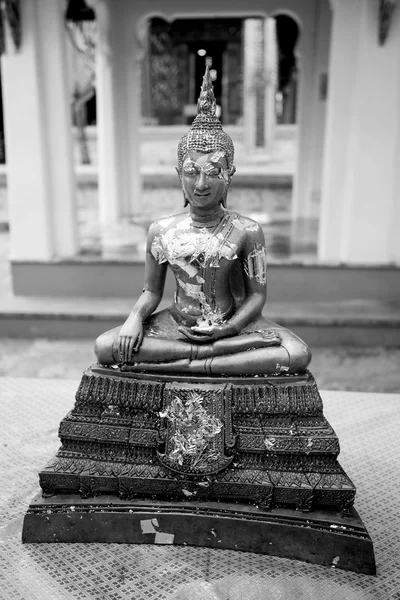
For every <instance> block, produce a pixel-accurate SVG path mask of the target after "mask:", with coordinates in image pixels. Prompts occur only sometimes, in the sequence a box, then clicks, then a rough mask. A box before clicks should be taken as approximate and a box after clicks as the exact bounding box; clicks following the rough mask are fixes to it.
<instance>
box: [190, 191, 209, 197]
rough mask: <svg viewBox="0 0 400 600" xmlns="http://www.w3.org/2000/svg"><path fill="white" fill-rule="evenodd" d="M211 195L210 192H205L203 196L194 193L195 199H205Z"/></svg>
mask: <svg viewBox="0 0 400 600" xmlns="http://www.w3.org/2000/svg"><path fill="white" fill-rule="evenodd" d="M210 194H211V192H207V193H205V194H198V193H197V192H195V193H194V195H195V196H197V198H207V196H209V195H210Z"/></svg>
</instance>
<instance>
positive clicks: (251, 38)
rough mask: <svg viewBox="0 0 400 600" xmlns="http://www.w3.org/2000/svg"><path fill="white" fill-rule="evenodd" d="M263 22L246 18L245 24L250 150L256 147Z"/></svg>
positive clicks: (245, 99)
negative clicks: (258, 67) (257, 82)
mask: <svg viewBox="0 0 400 600" xmlns="http://www.w3.org/2000/svg"><path fill="white" fill-rule="evenodd" d="M261 23H262V21H261V19H245V21H244V25H243V47H244V59H243V132H244V141H245V144H246V148H247V150H248V151H251V150H254V148H255V147H256V126H257V119H256V115H257V95H256V77H257V60H259V57H258V56H257V41H258V40H259V38H260V35H261V28H260V27H261Z"/></svg>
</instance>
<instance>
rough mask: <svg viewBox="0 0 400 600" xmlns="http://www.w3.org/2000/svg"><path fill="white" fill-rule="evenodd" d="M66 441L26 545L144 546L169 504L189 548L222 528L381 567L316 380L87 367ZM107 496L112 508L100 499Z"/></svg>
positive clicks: (48, 473)
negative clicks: (142, 525)
mask: <svg viewBox="0 0 400 600" xmlns="http://www.w3.org/2000/svg"><path fill="white" fill-rule="evenodd" d="M188 432H189V433H188ZM59 436H60V439H61V441H62V446H61V448H60V449H59V451H58V452H57V454H56V456H55V458H54V459H52V460H51V461H50V462H49V463H48V465H47V466H46V467H45V468H44V469H43V470H42V471H41V472H40V474H39V478H40V485H41V487H42V492H43V496H44V497H46V498H48V500H46V501H35V503H34V504H32V505H31V506H30V509H29V511H28V515H27V517H26V519H25V525H24V533H23V539H24V541H27V542H40V541H103V542H105V541H123V542H133V543H140V542H143V541H146V539H144V540H143V539H142V538H141V537H140V536H139V537H138V536H137V535H136V534H135V533H134V532H135V531H140V530H139V529H138V526H139V525H138V524H139V521H140V522H141V521H146V520H149V522H151V520H152V516H151V515H152V514H153V513H154V510H155V508H154V507H157V511H158V512H157V514H158V513H163V519H164V525H165V528H166V531H167V532H168V534H169V535H172V536H174V537H176V540H178V539H180V537H179V536H177V532H178V531H181V533H183V530H182V529H181V527H182V523H184V522H185V523H186V526H185V528H184V529H185V535H183V537H182V536H181V537H182V539H181V540H180V541H176V542H175V543H182V544H183V543H186V544H194V545H207V539H206V538H204V536H203V535H199V531H203V530H204V527H206V529H207V530H214V529H215V526H216V524H217V523H218V522H219V521H220V524H219V530H220V531H221V529H222V530H223V533H221V544H222V538H223V539H224V543H223V544H222V546H221V547H227V548H235V549H241V550H248V551H255V552H261V553H273V554H276V555H278V556H287V557H292V558H293V557H296V558H300V559H302V560H308V561H311V562H319V563H320V564H331V563H332V561H333V560H334V559H335V557H336V556H340V557H341V564H340V565H338V566H339V567H341V568H344V569H353V570H356V571H360V572H367V573H374V570H375V566H374V555H373V548H372V542H371V540H370V538H369V535H368V533H367V531H366V530H365V528H364V526H363V524H362V522H361V521H360V519H359V517H358V515H357V513H356V512H355V511H354V508H353V503H354V497H355V487H354V485H353V484H352V482H351V481H350V479H349V478H348V476H347V475H346V473H345V472H344V470H343V469H342V467H341V466H340V465H339V463H338V461H337V456H338V454H339V442H338V438H337V436H336V434H335V432H334V431H333V429H332V427H331V426H330V424H329V423H328V421H327V420H326V419H325V417H324V415H323V407H322V400H321V397H320V394H319V392H318V389H317V385H316V383H315V380H314V378H313V376H312V375H311V373H309V372H307V373H306V374H304V375H279V376H272V377H271V376H270V377H238V378H223V377H219V378H215V377H200V378H199V377H196V378H195V377H187V376H176V375H173V376H172V375H171V376H168V375H161V376H160V375H158V374H157V375H151V374H138V373H130V372H128V371H123V370H121V369H110V368H103V367H101V366H99V365H97V366H94V367H92V368H90V369H88V370H87V371H86V372H85V373H84V375H83V377H82V381H81V384H80V386H79V389H78V391H77V393H76V402H75V406H74V408H73V410H72V411H71V412H70V413H69V414H68V415H67V416H66V417H65V418H64V419H63V420H62V421H61V424H60V429H59ZM63 495H64V496H65V498H64V500H62V497H61V496H63ZM94 497H96V498H97V497H103V500H101V501H100V502H99V501H98V500H97V499H96V500H91V501H90V505H88V504H87V502H86V500H87V499H92V498H94ZM105 497H107V498H111V500H109V499H108V500H104V498H105ZM121 501H122V502H121ZM135 502H136V503H137V502H139V505H140V507H139V508H138V507H137V506H136V505H135ZM210 502H211V506H210V505H209V503H210ZM160 503H161V504H162V503H164V505H163V507H161V504H160ZM193 503H195V506H193ZM213 503H214V505H215V503H218V505H217V506H216V505H215V506H214V505H213ZM71 505H72V506H74V507H75V508H74V511H73V512H74V514H67V516H66V513H70V510H69V509H68V506H71ZM88 506H90V508H88ZM135 506H136V508H135ZM66 507H67V508H66ZM280 510H283V511H286V513H285V512H284V513H282V514H283V516H282V514H281V513H280V512H279V511H280ZM75 511H78V513H79V517H76V516H75ZM268 511H272V512H268ZM273 511H275V513H274V512H273ZM276 511H278V513H276ZM295 511H297V512H295ZM310 511H312V512H310ZM315 511H319V517H318V518H317V519H315V514H317V513H316V512H315ZM49 515H51V516H49ZM110 515H111V516H110ZM116 515H119V516H118V519H117V523H119V525H118V531H117V539H114V533H115V532H114V526H115V525H116V522H114V519H115V518H117V517H116ZM244 515H245V516H244ZM277 515H278V516H277ZM310 515H311V516H310ZM343 518H348V519H350V520H349V522H348V523H346V525H344V521H343V520H342V519H343ZM77 519H78V520H77ZM110 519H111V521H110ZM185 519H186V521H185ZM94 525H95V526H94ZM71 526H73V528H72V529H71ZM94 530H95V531H96V532H97V533H96V534H94V533H93V531H94ZM85 531H87V532H90V535H89V536H88V537H87V536H86V537H85V533H84V532H85ZM229 531H236V532H237V536H236V538H235V536H233V537H232V536H231V535H229ZM252 531H253V533H251V532H252ZM46 532H47V533H46ZM71 532H72V533H71ZM124 532H125V533H124ZM126 532H129V533H127V534H126ZM246 532H247V533H246ZM255 532H257V534H256V533H255ZM344 534H345V535H344ZM71 535H72V537H71ZM82 536H83V537H82ZM110 536H111V537H110ZM121 536H122V537H121ZM203 538H204V539H203ZM210 539H211V541H212V538H210ZM271 539H272V540H274V541H271V548H270V547H268V548H266V540H271ZM279 540H281V541H280V542H279V543H278V541H279ZM282 540H284V541H282ZM313 548H314V550H313ZM315 548H320V549H321V548H325V549H326V552H325V551H324V552H323V551H322V550H320V551H317V550H315ZM357 556H358V557H359V558H358V559H356V558H355V557H357ZM360 557H361V558H360Z"/></svg>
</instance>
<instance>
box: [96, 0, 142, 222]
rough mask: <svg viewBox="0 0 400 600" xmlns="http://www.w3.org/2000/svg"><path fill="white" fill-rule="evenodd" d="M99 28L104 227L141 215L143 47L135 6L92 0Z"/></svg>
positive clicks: (126, 2)
mask: <svg viewBox="0 0 400 600" xmlns="http://www.w3.org/2000/svg"><path fill="white" fill-rule="evenodd" d="M91 4H92V5H93V6H94V8H95V10H96V16H97V20H98V26H99V40H98V50H97V70H96V90H97V132H98V172H99V209H100V221H101V223H102V224H103V226H112V225H113V224H115V223H117V222H118V221H119V220H121V219H124V218H127V217H134V216H135V215H136V214H138V213H139V212H140V194H141V179H140V119H141V70H140V69H141V58H142V48H141V44H140V40H139V36H138V32H137V23H136V22H135V16H134V12H133V11H134V3H132V2H131V1H130V0H119V2H118V8H117V7H116V6H114V5H115V2H113V1H112V0H92V1H91Z"/></svg>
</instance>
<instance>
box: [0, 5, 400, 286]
mask: <svg viewBox="0 0 400 600" xmlns="http://www.w3.org/2000/svg"><path fill="white" fill-rule="evenodd" d="M6 4H7V3H6ZM7 6H8V8H3V10H2V20H3V30H4V40H3V54H2V58H1V87H2V98H3V103H2V109H1V112H2V113H3V120H4V137H5V154H6V165H5V167H4V176H3V177H4V178H5V179H6V188H7V193H6V197H7V214H8V221H9V226H10V243H11V250H10V261H11V270H12V277H13V283H14V289H15V291H16V293H21V294H29V293H32V294H33V293H36V292H37V288H38V287H40V286H41V287H40V289H41V290H46V289H47V290H49V293H50V292H51V291H52V288H51V282H50V281H49V277H48V273H49V272H50V271H48V270H47V269H49V268H51V267H53V266H54V265H55V264H57V265H58V266H60V268H61V266H63V265H64V266H65V265H67V264H68V265H69V266H70V268H71V264H72V265H73V268H74V269H76V270H79V269H80V268H86V267H87V264H88V262H89V263H90V260H96V261H97V262H98V261H99V260H103V263H104V269H107V268H108V266H109V263H110V259H111V261H115V260H117V261H118V260H119V259H120V258H121V256H122V258H121V260H122V261H123V263H126V262H129V261H130V262H131V263H134V264H135V265H136V267H137V269H138V273H139V271H140V269H141V268H142V267H141V263H142V261H143V252H144V239H145V235H146V231H147V227H148V225H149V223H150V222H151V220H152V219H153V218H156V217H157V216H160V215H162V214H168V212H178V211H179V210H180V207H181V202H182V200H181V192H180V189H179V182H178V180H177V177H176V174H175V172H174V165H175V151H176V150H175V149H176V144H177V141H178V140H179V139H180V137H181V136H182V134H183V133H184V131H185V130H186V129H187V125H188V123H190V122H191V121H192V120H193V118H194V116H195V114H196V102H197V96H198V93H199V89H200V85H201V78H202V74H203V72H204V65H205V62H206V61H207V62H208V64H209V65H210V68H211V73H212V77H213V79H214V90H215V95H216V99H217V105H218V111H219V115H220V118H221V121H222V123H223V125H224V128H225V129H226V131H227V132H228V133H229V134H230V135H231V137H232V138H233V140H234V143H235V148H236V158H235V163H236V165H237V174H236V175H235V178H234V183H233V186H232V191H231V193H230V200H229V201H230V206H231V207H233V208H236V207H237V208H238V209H240V212H242V213H247V214H248V215H249V216H252V217H253V218H255V219H256V220H258V221H259V222H260V223H261V224H262V226H263V228H264V230H265V234H266V238H267V247H268V248H269V253H270V257H271V259H272V263H273V264H274V265H276V266H277V267H279V266H280V265H283V266H285V267H288V266H289V265H291V266H292V267H294V265H297V264H301V267H299V268H301V269H303V271H302V275H301V276H303V275H304V277H305V278H306V279H307V277H308V275H307V273H309V272H310V273H311V271H312V270H313V271H312V272H313V273H314V274H315V272H316V271H315V270H317V271H318V272H319V273H322V272H323V270H324V269H328V270H329V272H330V274H331V275H332V274H334V276H335V277H336V276H337V274H338V273H339V272H342V270H343V269H348V270H349V269H350V270H351V269H353V270H354V273H355V272H357V273H358V275H357V276H360V277H365V273H366V270H369V272H370V273H372V274H375V275H373V277H375V279H372V281H375V283H373V284H372V287H373V288H374V289H375V288H377V289H378V288H379V287H381V288H382V284H381V283H379V277H380V276H381V275H380V273H382V272H383V271H386V272H388V271H390V272H391V274H392V275H393V276H395V278H396V281H397V282H398V279H399V270H398V267H399V266H400V242H399V236H398V234H397V230H398V229H399V227H400V204H399V202H398V201H397V197H398V190H399V187H400V164H399V161H400V150H399V148H400V111H399V108H398V107H399V106H400V71H399V69H398V56H399V53H400V8H399V7H396V0H380V1H379V2H377V1H376V0H351V2H349V1H348V0H247V1H246V2H244V0H231V2H229V3H227V2H225V1H224V0H203V1H202V2H201V3H194V2H193V3H192V2H191V3H188V2H185V1H184V0H146V1H144V0H86V2H83V0H69V1H66V0H56V1H55V0H20V1H19V2H11V3H8V4H7ZM10 7H11V8H10ZM67 32H68V33H67ZM1 137H2V136H0V146H1ZM0 150H1V148H0ZM3 154H4V152H3ZM4 186H5V183H4V184H3V187H4ZM2 197H3V195H2V196H0V198H2ZM121 249H122V250H121ZM121 252H122V254H121ZM124 252H125V253H124ZM119 253H120V254H119ZM82 265H83V266H82ZM131 266H132V265H131ZM136 267H135V268H136ZM110 268H112V266H110ZM52 272H53V271H52ZM360 273H361V275H360ZM357 276H355V281H356V280H357ZM69 277H72V278H73V276H71V275H69ZM137 278H138V281H139V280H140V283H139V284H138V286H139V287H138V290H137V293H139V292H140V289H139V288H140V286H141V275H138V277H137ZM350 279H351V277H350ZM338 281H339V279H338ZM38 282H41V283H40V285H39V283H38ZM43 282H46V283H44V284H43ZM42 284H43V285H42ZM337 285H338V286H340V285H341V284H340V283H338V284H337ZM354 285H357V284H356V283H355V284H354ZM399 285H400V284H399V283H396V286H397V287H398V286H399ZM54 286H55V288H54V290H56V283H55V284H54ZM88 286H89V287H90V284H89V283H88ZM396 286H395V287H396ZM89 287H88V289H82V295H84V294H86V293H87V294H88V295H90V289H89ZM71 289H73V286H72V288H71ZM396 289H397V288H396ZM54 290H53V291H54ZM41 293H45V292H41ZM134 293H136V288H135V290H134ZM382 293H386V292H382ZM388 293H389V292H388ZM393 293H394V291H393ZM389 295H390V293H389Z"/></svg>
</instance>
